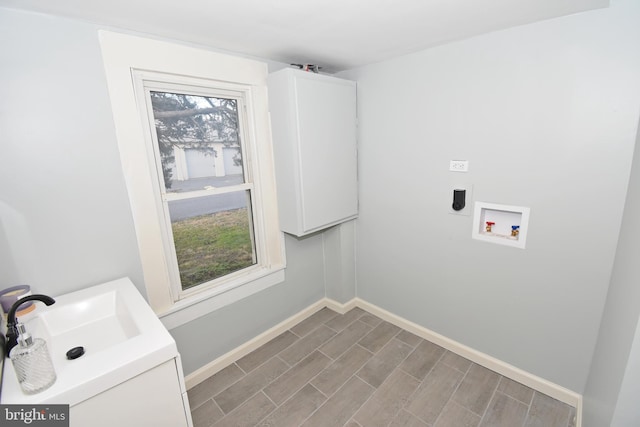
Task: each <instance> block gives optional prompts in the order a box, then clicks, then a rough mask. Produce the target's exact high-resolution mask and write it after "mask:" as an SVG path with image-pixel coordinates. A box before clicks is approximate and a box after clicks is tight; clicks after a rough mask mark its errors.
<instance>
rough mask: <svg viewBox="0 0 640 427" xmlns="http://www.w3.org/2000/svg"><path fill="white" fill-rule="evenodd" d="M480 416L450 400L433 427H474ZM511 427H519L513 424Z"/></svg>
mask: <svg viewBox="0 0 640 427" xmlns="http://www.w3.org/2000/svg"><path fill="white" fill-rule="evenodd" d="M478 423H480V416H478V415H476V414H474V413H473V412H471V411H470V410H468V409H466V408H463V407H462V406H460V405H458V404H457V403H455V402H454V401H452V400H450V401H449V402H447V404H446V405H445V407H444V409H443V410H442V413H441V414H440V416H439V417H438V420H437V421H436V423H435V424H434V426H433V427H476V426H477V425H478ZM511 427H520V426H518V425H516V424H514V425H513V426H511Z"/></svg>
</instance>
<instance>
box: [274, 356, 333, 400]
mask: <svg viewBox="0 0 640 427" xmlns="http://www.w3.org/2000/svg"><path fill="white" fill-rule="evenodd" d="M329 363H331V359H329V358H328V357H327V356H325V355H324V354H322V353H320V352H319V351H317V350H316V351H314V352H313V353H311V354H310V355H309V356H307V357H305V358H304V359H302V360H301V361H300V362H299V363H298V364H297V365H295V366H294V367H292V368H291V369H289V370H288V371H287V372H285V373H284V374H282V375H280V376H279V377H278V378H277V379H276V380H274V381H273V382H272V383H271V384H269V385H268V386H267V387H265V389H264V393H265V394H266V395H267V397H269V398H270V399H271V400H272V401H273V402H274V403H275V404H276V405H280V404H282V403H283V402H284V401H285V400H287V399H288V398H289V397H291V395H292V394H293V393H295V392H296V391H298V390H299V389H301V388H302V387H303V386H304V385H305V384H306V383H307V382H308V381H309V380H310V379H311V378H313V377H315V376H316V375H317V374H318V373H319V372H320V371H322V370H323V369H324V368H325V367H326V366H327V365H328V364H329Z"/></svg>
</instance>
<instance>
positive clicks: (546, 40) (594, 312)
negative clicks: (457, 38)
mask: <svg viewBox="0 0 640 427" xmlns="http://www.w3.org/2000/svg"><path fill="white" fill-rule="evenodd" d="M638 22H640V2H637V1H634V0H620V1H612V5H611V8H609V9H603V10H597V11H592V12H586V13H581V14H577V15H573V16H568V17H563V18H558V19H554V20H550V21H546V22H541V23H536V24H531V25H527V26H522V27H518V28H513V29H509V30H505V31H499V32H494V33H491V34H488V35H484V36H480V37H475V38H472V39H469V40H466V41H461V42H457V43H451V44H448V45H445V46H441V47H437V48H433V49H429V50H426V51H423V52H420V53H417V54H412V55H407V56H404V57H401V58H398V59H396V60H392V61H386V62H383V63H380V64H376V65H371V66H368V67H363V68H360V69H356V70H351V71H349V72H346V73H344V74H343V75H344V76H346V77H349V78H353V79H356V80H357V81H358V102H359V112H358V114H359V126H360V131H359V138H360V140H359V156H360V157H359V161H360V163H359V168H360V170H359V174H360V177H359V178H360V209H361V214H360V218H359V219H358V221H357V236H358V238H357V258H356V259H357V292H358V296H359V297H360V298H362V299H364V300H367V301H370V302H372V303H374V304H376V305H379V306H380V307H383V308H385V309H387V310H389V311H391V312H393V313H396V314H398V315H400V316H402V317H405V318H407V319H409V320H411V321H414V322H416V323H418V324H420V325H423V326H425V327H427V328H430V329H432V330H434V331H436V332H438V333H440V334H443V335H445V336H447V337H449V338H452V339H454V340H457V341H459V342H461V343H463V344H466V345H468V346H470V347H472V348H475V349H477V350H480V351H483V352H485V353H488V354H490V355H492V356H494V357H497V358H498V359H501V360H503V361H506V362H508V363H511V364H513V365H515V366H516V367H519V368H521V369H524V370H526V371H529V372H531V373H533V374H536V375H539V376H541V377H543V378H546V379H548V380H550V381H553V382H555V383H557V384H560V385H562V386H565V387H567V388H569V389H571V390H574V391H577V392H582V391H583V390H584V386H585V383H586V380H587V375H588V372H589V365H590V359H591V355H592V354H593V350H594V346H595V344H596V338H597V334H598V328H599V324H600V317H601V314H602V311H603V305H604V301H605V298H606V294H607V288H608V283H609V277H610V274H611V270H612V264H613V260H614V254H615V249H616V243H617V238H618V231H619V227H620V221H621V217H622V211H623V204H624V197H625V192H626V187H627V182H628V178H629V172H630V165H631V153H632V149H633V144H634V139H635V134H636V128H637V120H638V114H639V109H640V78H639V76H640V49H638V41H639V40H640V25H638ZM451 159H466V160H469V161H470V171H469V173H467V174H465V175H462V174H456V173H453V172H449V171H448V166H449V160H451ZM460 180H463V181H467V182H469V183H471V184H473V185H474V188H473V192H474V198H475V200H478V201H485V202H493V203H501V204H508V205H519V206H527V207H530V208H531V219H530V223H529V234H528V238H527V248H526V249H525V250H521V249H517V248H510V247H505V246H499V245H493V244H489V243H485V242H480V241H475V240H472V239H471V217H467V216H460V215H451V214H449V213H448V211H449V206H450V204H451V202H452V201H451V190H452V188H453V186H454V185H456V183H457V182H458V181H460Z"/></svg>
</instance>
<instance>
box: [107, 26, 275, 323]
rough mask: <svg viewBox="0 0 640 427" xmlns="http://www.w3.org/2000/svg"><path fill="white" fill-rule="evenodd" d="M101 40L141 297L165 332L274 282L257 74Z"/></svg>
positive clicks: (208, 55)
mask: <svg viewBox="0 0 640 427" xmlns="http://www.w3.org/2000/svg"><path fill="white" fill-rule="evenodd" d="M100 40H101V46H102V52H103V59H104V62H105V70H106V75H107V81H108V84H109V92H110V96H111V102H112V108H113V116H114V122H115V125H116V133H117V138H118V146H119V148H120V155H121V159H122V163H123V170H124V172H125V180H126V184H127V189H128V192H129V199H130V202H131V206H132V211H133V216H134V223H135V227H136V235H137V239H138V245H139V248H140V258H141V261H142V267H143V272H144V278H145V287H146V290H147V294H148V299H149V302H150V304H151V306H152V307H153V308H154V310H155V311H156V312H157V313H158V314H159V315H160V316H161V317H162V318H163V321H164V323H165V325H167V326H168V327H169V328H171V327H175V326H178V325H180V324H182V323H185V322H187V321H189V320H191V319H193V318H195V317H197V316H199V315H202V314H205V313H207V312H210V311H211V310H212V309H215V308H217V307H220V306H224V305H226V304H229V303H231V302H233V301H235V300H237V299H239V298H242V297H244V296H247V295H250V294H251V293H254V292H257V291H259V290H261V289H264V288H265V287H267V286H271V285H273V284H275V283H278V282H280V281H282V280H283V279H284V272H283V269H284V250H283V236H282V233H281V232H280V231H279V226H278V220H277V203H276V199H275V197H276V195H275V178H274V173H273V172H274V171H273V159H272V151H271V136H270V131H269V125H268V108H267V99H266V66H265V64H262V63H259V62H256V61H251V60H246V59H243V58H236V57H233V56H228V55H222V54H217V53H213V52H209V51H203V50H198V49H193V48H187V47H184V46H180V45H175V44H170V43H164V42H159V41H153V40H147V39H143V38H138V37H132V36H127V35H123V34H117V33H111V32H107V31H101V32H100Z"/></svg>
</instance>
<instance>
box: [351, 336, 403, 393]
mask: <svg viewBox="0 0 640 427" xmlns="http://www.w3.org/2000/svg"><path fill="white" fill-rule="evenodd" d="M412 350H413V348H412V347H411V346H410V345H408V344H405V343H403V342H402V341H400V340H397V339H395V338H394V339H392V340H391V341H390V342H389V343H388V344H387V345H386V346H384V347H383V349H382V350H380V352H378V354H376V355H375V356H373V357H372V358H371V359H370V360H369V361H368V362H367V364H366V365H364V366H363V367H362V368H361V369H360V370H359V371H358V373H357V375H358V377H360V378H361V379H362V380H364V381H366V382H367V383H368V384H371V385H372V386H374V387H376V388H378V387H379V386H380V384H382V383H383V382H384V380H385V379H386V378H387V377H388V376H389V374H391V372H392V371H393V370H394V369H395V368H396V367H398V365H399V364H400V363H402V361H403V360H404V359H405V358H406V357H407V356H408V355H409V353H411V351H412Z"/></svg>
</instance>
